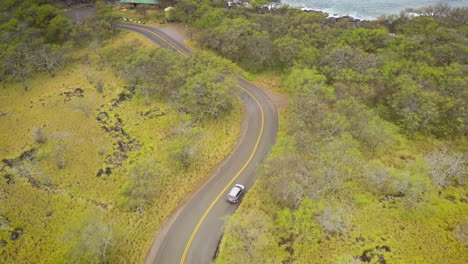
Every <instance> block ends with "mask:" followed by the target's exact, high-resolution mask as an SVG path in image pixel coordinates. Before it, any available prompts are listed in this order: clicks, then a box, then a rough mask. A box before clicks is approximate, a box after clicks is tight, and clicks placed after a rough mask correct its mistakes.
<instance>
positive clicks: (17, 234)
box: [10, 228, 23, 241]
mask: <svg viewBox="0 0 468 264" xmlns="http://www.w3.org/2000/svg"><path fill="white" fill-rule="evenodd" d="M21 236H23V229H21V228H15V230H13V231H12V232H11V233H10V239H11V240H13V241H15V240H18V239H20V238H21Z"/></svg>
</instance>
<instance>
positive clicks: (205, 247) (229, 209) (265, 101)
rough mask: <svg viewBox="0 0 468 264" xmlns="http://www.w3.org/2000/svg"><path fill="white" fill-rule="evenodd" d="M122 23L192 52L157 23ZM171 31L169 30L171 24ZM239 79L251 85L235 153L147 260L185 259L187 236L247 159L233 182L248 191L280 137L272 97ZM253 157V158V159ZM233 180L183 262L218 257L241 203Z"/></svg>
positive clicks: (169, 263)
mask: <svg viewBox="0 0 468 264" xmlns="http://www.w3.org/2000/svg"><path fill="white" fill-rule="evenodd" d="M120 27H121V28H124V29H128V30H132V31H135V32H138V33H141V34H142V35H144V36H145V37H147V38H148V39H150V40H151V41H152V42H153V43H155V44H157V45H160V46H162V47H166V48H168V49H171V50H176V49H177V50H179V52H181V53H185V54H189V53H190V52H191V51H190V49H189V48H188V47H186V46H185V45H184V44H183V43H180V42H177V41H176V40H175V39H173V38H171V36H169V34H166V33H164V32H162V31H161V30H160V29H158V28H156V27H151V26H143V25H133V24H131V25H129V24H121V25H120ZM165 31H166V32H167V30H165ZM163 39H164V40H163ZM238 84H239V85H240V86H241V87H243V88H244V89H245V90H247V91H248V92H246V91H245V90H244V89H241V88H239V95H240V98H241V99H242V102H243V103H244V111H245V117H244V121H243V129H244V131H243V132H244V133H245V134H244V136H243V137H241V139H240V142H239V143H238V146H237V148H236V149H235V151H234V152H233V153H232V154H231V156H230V157H228V158H227V159H226V160H225V161H223V163H222V165H221V166H220V168H219V170H218V172H217V173H216V174H215V176H214V177H213V178H212V179H211V180H210V181H209V182H208V183H207V184H206V185H205V186H203V187H202V188H201V190H199V191H198V192H197V193H196V194H194V195H193V196H192V198H191V199H190V200H189V201H188V202H187V203H186V204H185V205H184V206H182V207H181V208H180V209H179V210H178V211H177V212H176V213H175V214H174V216H173V217H172V218H171V219H170V220H169V221H168V224H167V225H168V226H166V227H165V228H163V230H161V232H160V233H159V234H158V237H156V239H155V243H154V245H153V247H152V248H151V251H150V253H149V254H148V257H147V260H146V263H157V264H180V263H181V257H182V256H183V253H184V249H185V248H186V246H187V242H188V241H189V239H190V237H191V235H192V232H193V231H194V229H195V227H196V226H197V224H198V222H199V220H200V219H201V218H202V216H203V215H204V214H205V212H206V210H207V209H208V208H209V206H210V204H212V202H213V201H214V200H215V199H216V198H217V197H218V195H219V193H220V192H221V191H222V190H223V189H224V188H225V187H226V186H227V185H228V184H229V182H230V181H231V179H232V178H233V177H235V175H237V174H238V173H239V171H241V169H242V168H243V167H244V165H245V164H246V163H247V162H248V164H247V166H246V167H245V169H244V170H243V171H242V173H241V174H240V175H239V177H238V178H237V180H235V181H234V183H233V184H235V183H240V184H243V185H245V186H246V188H247V191H248V190H249V189H250V187H251V186H252V184H253V183H254V180H255V176H256V168H257V167H258V166H259V164H261V163H262V162H263V161H264V159H265V157H266V156H267V154H268V153H269V152H270V150H271V147H272V146H273V144H274V143H275V140H276V133H277V123H278V121H277V115H276V110H275V108H274V106H273V104H272V102H271V101H270V99H269V98H268V97H267V96H266V95H265V94H264V93H263V92H262V90H261V89H260V88H258V87H256V86H255V85H253V84H252V83H250V82H248V81H246V80H244V79H243V78H240V77H239V80H238ZM254 97H255V98H254ZM262 113H263V114H262ZM262 115H263V123H262ZM262 125H263V129H262ZM260 133H261V134H260ZM257 140H258V145H257ZM256 146H257V147H256ZM249 158H251V160H250V162H249ZM233 184H231V185H230V186H229V188H228V189H227V191H226V192H225V193H223V195H222V196H221V198H220V199H219V200H218V201H217V202H216V204H214V206H213V207H212V210H211V211H210V212H209V213H208V215H207V216H206V218H205V220H204V221H203V222H202V223H201V225H200V226H199V229H198V231H197V232H196V234H195V236H194V237H193V240H192V243H191V244H190V247H189V248H188V251H187V253H186V258H185V261H184V262H183V263H185V264H189V263H190V264H209V263H211V261H212V260H213V257H214V255H215V252H216V248H217V246H218V242H219V240H220V238H221V235H222V233H223V226H224V220H223V219H224V217H225V216H228V215H232V214H233V213H234V211H235V210H236V208H237V205H232V204H230V203H228V202H227V201H226V199H225V195H226V193H227V192H229V190H230V188H231V186H232V185H233Z"/></svg>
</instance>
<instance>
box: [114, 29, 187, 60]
mask: <svg viewBox="0 0 468 264" xmlns="http://www.w3.org/2000/svg"><path fill="white" fill-rule="evenodd" d="M122 26H123V27H124V28H125V27H130V28H136V29H139V30H144V31H147V32H149V33H150V34H153V35H155V36H156V37H158V38H159V39H161V40H162V41H164V42H165V43H166V44H167V45H169V46H171V47H172V48H174V49H175V50H176V51H177V52H179V53H180V54H183V55H186V54H185V53H183V52H182V51H180V50H179V49H178V48H177V47H176V46H174V45H173V44H172V43H170V42H169V41H167V40H166V39H164V38H163V37H161V36H160V35H158V34H156V33H155V32H153V31H151V30H148V29H146V28H141V27H135V26H132V25H128V24H124V25H122Z"/></svg>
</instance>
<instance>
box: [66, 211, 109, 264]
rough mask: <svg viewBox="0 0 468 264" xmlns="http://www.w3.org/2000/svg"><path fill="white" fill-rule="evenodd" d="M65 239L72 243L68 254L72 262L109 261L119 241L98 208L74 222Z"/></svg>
mask: <svg viewBox="0 0 468 264" xmlns="http://www.w3.org/2000/svg"><path fill="white" fill-rule="evenodd" d="M65 240H66V241H68V242H69V243H71V247H70V249H69V251H68V256H67V259H68V261H69V262H70V263H107V260H108V259H109V257H110V252H111V251H112V248H113V247H114V246H116V241H117V240H116V237H115V232H114V230H113V228H112V227H111V225H110V224H109V223H106V222H105V221H104V218H103V215H102V213H101V212H99V211H97V210H96V211H91V212H89V213H87V214H85V216H84V217H83V218H82V219H80V220H79V221H78V222H77V223H76V224H72V225H71V226H70V228H69V230H68V232H67V234H66V236H65Z"/></svg>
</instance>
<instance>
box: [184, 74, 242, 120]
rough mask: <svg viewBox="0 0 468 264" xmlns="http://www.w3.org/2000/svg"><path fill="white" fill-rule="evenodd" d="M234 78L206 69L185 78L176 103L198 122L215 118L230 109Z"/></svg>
mask: <svg viewBox="0 0 468 264" xmlns="http://www.w3.org/2000/svg"><path fill="white" fill-rule="evenodd" d="M234 86H235V80H234V77H232V76H229V75H225V74H220V73H219V72H217V71H215V70H213V69H208V70H206V71H205V72H202V73H198V74H196V75H194V76H191V77H189V78H187V80H186V83H185V84H184V85H183V86H182V87H181V88H180V92H179V94H178V95H177V99H176V102H178V105H179V108H182V109H184V110H185V111H187V112H189V113H192V114H193V117H194V118H195V119H198V120H202V119H205V118H217V117H218V116H220V115H221V114H222V113H224V112H227V111H229V110H230V109H231V107H232V100H233V94H232V93H231V88H232V87H234Z"/></svg>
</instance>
